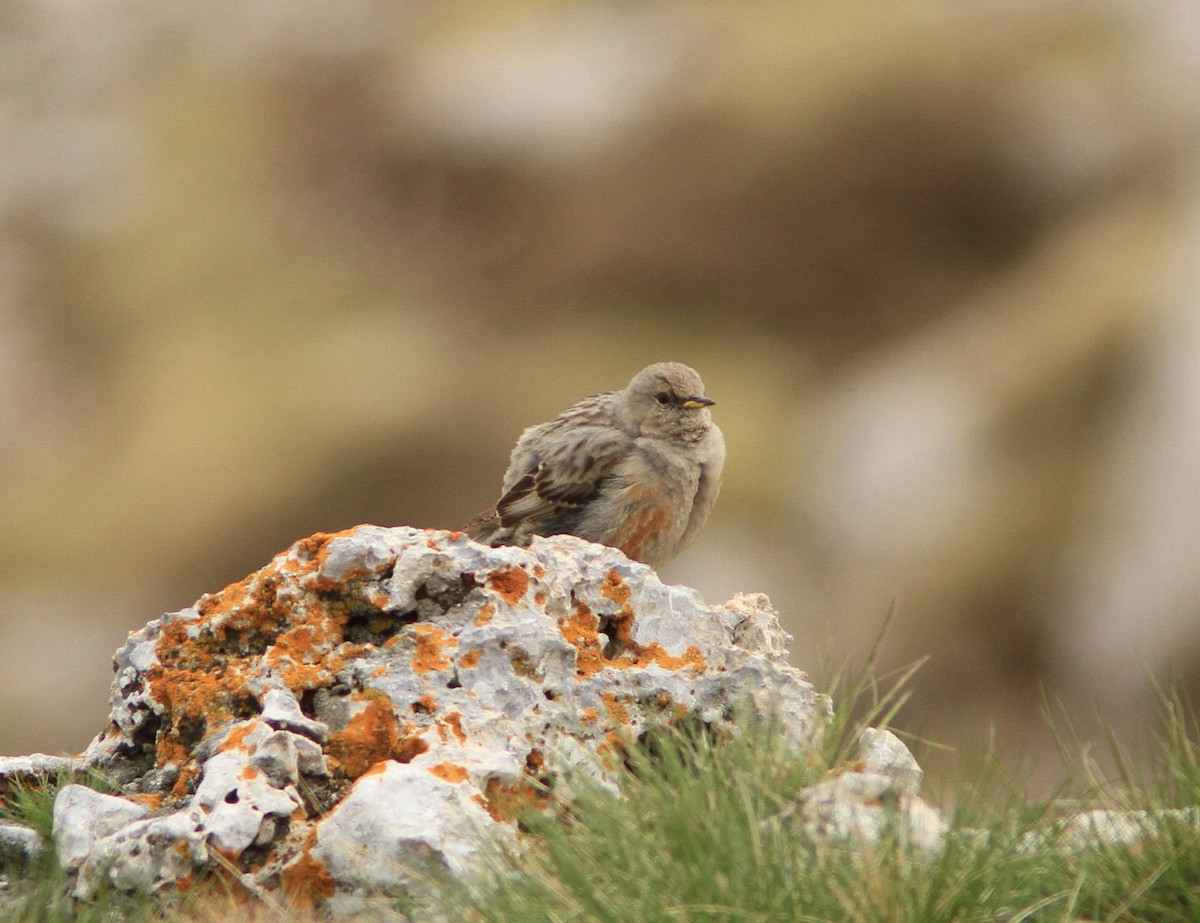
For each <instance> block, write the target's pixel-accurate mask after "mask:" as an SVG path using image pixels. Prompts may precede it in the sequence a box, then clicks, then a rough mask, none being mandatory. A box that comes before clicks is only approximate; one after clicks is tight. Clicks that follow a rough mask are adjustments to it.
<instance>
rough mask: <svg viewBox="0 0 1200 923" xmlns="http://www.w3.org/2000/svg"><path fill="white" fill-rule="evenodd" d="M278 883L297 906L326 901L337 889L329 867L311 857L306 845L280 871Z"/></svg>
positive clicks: (309, 905)
mask: <svg viewBox="0 0 1200 923" xmlns="http://www.w3.org/2000/svg"><path fill="white" fill-rule="evenodd" d="M279 884H280V887H282V888H283V893H284V894H285V895H286V896H287V899H288V900H289V901H290V902H292V903H293V904H294V905H296V906H297V907H311V906H312V905H313V904H317V903H320V902H322V901H326V900H328V899H329V898H331V897H333V894H334V891H336V890H337V886H336V884H335V882H334V880H333V876H332V875H331V874H329V869H327V868H325V866H324V865H323V864H322V863H321V862H320V861H319V860H317V859H315V858H313V855H312V853H311V852H309V849H308V847H306V848H305V849H304V851H303V852H301V853H300V855H299V856H298V857H297V858H296V859H295V860H293V861H292V862H291V863H290V864H289V865H287V866H286V867H285V868H284V869H283V871H282V872H280V874H279Z"/></svg>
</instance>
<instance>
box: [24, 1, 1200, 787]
mask: <svg viewBox="0 0 1200 923" xmlns="http://www.w3.org/2000/svg"><path fill="white" fill-rule="evenodd" d="M1198 357H1200V7H1197V6H1195V5H1192V4H1182V3H1175V2H1169V0H1140V2H1132V0H1130V2H1116V0H1111V2H1104V0H1096V2H1090V3H1087V2H1085V3H1073V4H1046V3H1036V2H1008V3H1003V4H997V3H992V2H982V0H981V2H970V0H944V2H941V0H923V2H900V3H876V2H865V0H864V2H849V3H848V2H845V0H805V2H800V3H783V2H764V3H755V4H721V3H708V2H683V0H678V2H670V0H660V2H654V0H650V2H620V3H612V2H599V0H596V2H586V0H577V2H569V3H548V2H533V0H528V2H525V0H511V2H502V3H493V4H487V5H484V6H482V7H481V6H480V5H478V4H456V3H437V4H429V3H397V2H383V0H336V2H334V0H329V2H323V0H304V2H301V0H288V2H258V3H253V4H247V3H238V2H231V0H224V2H220V0H219V2H210V3H204V4H199V3H174V4H156V3H150V2H112V3H104V4H98V3H92V2H88V0H7V2H5V3H4V4H3V6H2V7H0V522H2V523H3V526H4V528H3V530H2V531H0V684H2V685H0V753H5V754H18V753H26V752H30V751H34V750H42V751H50V752H60V751H66V752H76V751H78V750H80V749H82V748H83V747H84V746H85V745H86V743H87V742H88V740H89V739H90V737H91V736H92V735H93V734H94V733H96V732H97V731H99V730H100V729H101V728H102V727H103V726H104V723H105V716H106V714H107V695H108V685H109V682H110V680H111V670H110V656H111V654H112V652H113V651H114V650H115V649H116V648H117V647H118V646H119V645H121V644H122V643H123V641H124V638H125V636H126V632H128V631H130V630H134V629H137V628H139V627H141V626H142V625H143V624H144V623H145V622H146V621H147V620H149V619H150V618H153V617H156V616H157V615H159V614H160V613H162V612H165V611H169V610H174V609H179V608H182V607H184V606H187V605H188V604H190V603H191V602H192V601H193V600H194V599H195V598H196V597H197V596H199V595H200V594H201V593H204V592H207V591H214V590H217V589H220V588H221V587H223V586H224V585H226V584H227V583H230V582H232V581H235V580H238V579H240V578H241V577H243V576H245V575H246V574H247V573H249V572H250V571H252V570H255V569H257V568H258V567H260V566H262V565H263V564H265V563H266V562H267V561H268V560H269V559H270V557H271V556H272V555H274V554H275V553H276V552H278V551H280V550H282V549H284V548H286V547H287V546H288V545H289V544H291V543H292V542H293V541H294V540H296V539H298V538H300V537H302V536H305V535H308V534H310V533H312V532H315V531H321V530H323V531H334V530H338V529H342V528H346V527H349V526H351V525H354V524H356V523H361V522H374V523H381V524H387V525H396V524H411V525H418V526H430V527H457V526H460V525H461V524H463V523H464V522H465V521H466V520H467V519H468V518H470V517H471V516H472V515H473V514H475V513H477V512H479V511H480V510H481V509H483V508H485V507H486V506H488V505H489V504H490V503H492V502H493V500H494V499H495V496H496V493H497V490H498V487H499V483H500V477H501V474H502V472H503V470H504V466H505V464H506V462H507V457H508V452H509V450H510V448H511V446H512V443H513V441H514V440H515V438H516V436H517V434H518V433H519V432H520V430H521V428H522V427H524V426H526V425H529V424H532V423H537V422H541V421H543V420H545V419H548V418H549V417H551V416H553V415H554V414H555V413H557V412H559V411H560V410H562V409H564V408H565V407H567V406H568V405H570V404H571V403H573V402H574V401H575V400H576V399H578V398H579V397H582V396H583V395H586V394H592V393H595V392H597V391H603V390H609V389H612V388H616V387H621V386H623V385H624V384H625V383H626V382H627V381H628V379H629V377H630V376H631V375H632V374H633V373H634V372H636V371H637V370H638V369H640V368H641V367H642V366H643V365H645V364H647V363H649V362H652V361H657V360H661V359H676V360H680V361H683V362H687V363H689V364H691V365H694V366H695V367H696V368H698V369H699V370H700V372H701V373H702V375H703V376H704V378H705V382H706V385H707V388H708V392H709V394H710V395H712V396H713V397H715V398H716V399H717V400H718V402H719V404H718V406H717V407H716V409H715V415H716V418H717V419H718V421H719V423H720V425H721V426H722V428H723V429H724V430H725V433H726V437H727V440H728V444H729V463H728V467H727V474H726V481H725V489H724V493H723V495H722V499H721V502H720V503H718V505H717V509H716V511H715V513H714V515H713V517H712V519H711V520H710V523H709V525H708V527H707V528H706V530H705V531H704V532H703V533H702V534H701V537H700V539H699V541H698V542H697V544H696V545H695V546H693V548H692V549H691V550H690V551H689V552H687V553H686V554H685V555H683V556H682V557H681V558H680V559H679V560H678V561H677V562H675V563H673V564H672V565H670V566H669V567H668V568H666V569H665V570H664V573H663V577H664V579H666V580H667V581H669V582H673V583H686V584H689V585H691V586H694V587H696V588H698V589H699V590H700V591H701V592H702V593H703V594H704V595H705V597H706V598H707V599H708V600H709V602H711V603H719V602H722V601H723V600H725V599H726V598H728V597H729V596H730V595H731V594H733V593H734V592H736V591H762V592H766V593H768V594H770V596H771V598H772V600H773V601H774V603H775V605H776V606H777V607H778V608H779V609H780V611H781V612H782V614H783V618H784V621H785V624H786V626H787V627H788V629H789V630H790V631H791V632H792V633H793V634H794V635H795V642H794V644H793V646H792V650H793V662H794V663H795V665H796V666H798V667H801V668H803V669H806V670H809V671H810V672H812V673H814V674H818V673H823V672H824V671H825V670H826V669H827V668H828V667H829V666H830V665H835V666H836V664H838V663H840V662H843V661H849V662H851V663H859V662H861V661H862V658H863V657H864V656H865V654H866V651H867V650H868V648H869V647H870V646H871V643H872V640H873V639H874V637H875V635H876V634H877V633H878V631H879V629H880V627H881V625H882V624H883V622H884V619H885V617H886V614H887V612H888V610H889V608H890V607H891V606H892V605H893V603H894V604H895V606H896V609H897V617H896V621H895V624H894V625H893V627H892V630H891V632H890V634H889V636H888V638H887V640H886V642H885V645H884V648H883V663H884V668H885V669H891V668H897V667H900V666H903V665H905V664H908V663H911V662H913V661H914V660H916V659H918V658H921V657H924V656H926V655H928V657H929V661H928V663H927V664H926V665H925V666H924V668H923V669H922V670H921V671H920V672H919V673H918V675H917V676H916V678H915V679H914V680H913V683H912V686H911V689H912V698H911V701H910V702H909V704H908V705H907V707H906V708H905V711H904V712H903V714H902V715H901V716H900V718H899V719H898V721H897V723H898V724H899V725H900V726H901V727H902V728H906V729H908V730H910V731H914V732H917V733H920V734H922V735H924V736H925V737H928V738H930V739H932V740H935V741H939V742H941V743H943V744H946V745H948V746H949V747H952V748H956V749H957V750H959V751H960V752H961V751H964V750H968V749H970V747H971V746H972V745H973V744H972V743H971V742H972V741H978V740H985V739H987V738H988V737H989V736H994V739H995V740H996V742H997V746H998V747H999V749H1000V750H1001V752H1002V753H1003V754H1004V758H1005V760H1008V761H1011V765H1013V766H1014V767H1019V766H1023V765H1026V764H1031V765H1032V766H1033V767H1034V768H1035V771H1036V772H1039V773H1042V774H1046V773H1048V774H1049V775H1048V777H1053V776H1054V772H1053V771H1052V769H1047V768H1046V767H1047V766H1048V765H1050V763H1051V762H1053V761H1052V760H1050V754H1051V753H1052V748H1051V744H1050V735H1049V733H1048V732H1047V730H1046V725H1045V723H1044V721H1043V718H1042V715H1041V710H1042V704H1041V703H1042V697H1043V695H1046V696H1048V697H1050V698H1051V699H1053V700H1055V701H1061V702H1062V707H1063V708H1064V709H1065V711H1066V712H1067V714H1068V715H1069V716H1070V717H1071V720H1072V721H1073V722H1075V723H1076V724H1077V726H1078V727H1079V728H1080V729H1081V731H1082V733H1084V734H1085V735H1087V734H1090V733H1092V732H1093V731H1094V730H1095V727H1096V716H1097V715H1102V716H1103V718H1104V720H1105V721H1107V722H1110V723H1111V724H1112V725H1113V726H1114V727H1115V728H1117V729H1118V730H1119V732H1120V733H1121V734H1123V735H1130V736H1129V739H1130V740H1135V741H1136V740H1137V739H1138V737H1137V733H1136V732H1137V730H1138V729H1139V728H1144V727H1145V726H1146V716H1147V715H1148V714H1149V710H1150V709H1151V708H1152V705H1153V700H1154V699H1153V693H1152V685H1153V681H1154V680H1157V681H1160V682H1174V683H1175V684H1176V685H1177V687H1178V688H1179V689H1180V690H1181V692H1183V693H1184V694H1185V695H1186V696H1190V697H1192V698H1193V701H1194V700H1196V699H1197V698H1200V630H1198V629H1200V567H1198V566H1197V564H1198V558H1200V361H1198ZM923 760H925V761H926V762H927V765H929V766H930V767H931V768H932V769H933V770H934V772H935V774H936V773H937V772H939V771H948V769H947V767H951V766H953V765H954V760H955V755H954V752H953V751H951V750H935V751H932V752H930V753H929V754H928V755H927V756H923ZM1048 760H1049V762H1048Z"/></svg>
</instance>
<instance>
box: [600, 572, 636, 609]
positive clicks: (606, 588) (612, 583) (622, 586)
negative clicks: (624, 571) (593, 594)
mask: <svg viewBox="0 0 1200 923" xmlns="http://www.w3.org/2000/svg"><path fill="white" fill-rule="evenodd" d="M600 595H601V596H603V597H604V598H605V599H610V600H612V601H613V602H615V603H616V604H617V605H618V606H623V605H625V603H627V602H629V597H630V596H631V595H633V591H632V590H630V589H629V584H627V583H626V582H625V581H624V580H622V579H621V575H620V574H618V573H617V572H616V571H615V570H610V571H609V572H608V573H607V574H605V575H604V579H603V580H602V581H601V582H600Z"/></svg>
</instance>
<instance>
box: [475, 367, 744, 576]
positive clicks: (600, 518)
mask: <svg viewBox="0 0 1200 923" xmlns="http://www.w3.org/2000/svg"><path fill="white" fill-rule="evenodd" d="M715 403H716V401H714V400H712V399H711V398H709V397H707V396H706V395H705V394H704V383H703V382H702V381H701V380H700V376H699V375H698V374H696V372H695V371H694V370H693V369H691V368H689V367H688V366H686V365H683V364H681V363H679V362H659V363H656V364H655V365H651V366H648V367H647V368H644V369H642V371H640V372H638V373H637V374H636V375H634V376H633V380H632V381H630V382H629V385H628V386H627V387H625V388H623V389H622V390H620V391H608V392H606V393H604V394H597V395H594V396H592V397H586V398H584V399H583V400H582V401H580V402H579V403H578V404H576V405H575V406H574V407H572V408H570V409H569V410H566V411H564V412H563V413H561V414H559V415H558V416H557V417H555V418H554V419H553V420H551V421H550V422H548V423H542V424H541V425H540V426H531V427H529V428H528V429H526V430H525V431H524V432H523V433H522V434H521V437H520V438H519V439H518V440H517V444H516V446H515V447H514V448H513V451H512V456H511V458H510V459H509V463H508V471H507V472H505V474H504V484H503V486H502V488H501V493H500V499H499V500H498V501H497V502H496V507H495V509H492V510H488V511H487V512H486V513H483V514H481V515H479V516H477V517H475V518H474V519H472V520H471V521H470V522H469V523H468V524H467V525H466V527H465V531H466V532H467V534H468V535H470V536H471V537H472V538H474V539H476V540H477V541H480V542H483V543H484V544H488V545H528V544H529V542H530V541H531V540H532V539H533V536H535V535H562V534H567V535H577V536H579V537H580V538H583V539H587V540H588V541H590V542H598V543H600V544H602V545H611V546H612V547H614V548H619V549H620V550H621V551H623V552H625V554H626V555H627V556H628V557H630V558H632V559H634V560H635V561H642V562H643V563H645V564H649V565H650V566H651V567H655V568H657V567H661V566H662V565H663V564H666V563H667V562H668V561H670V560H671V559H672V558H674V557H675V556H676V555H677V554H679V552H680V551H682V550H683V549H684V548H685V547H686V546H687V545H688V544H689V543H690V542H691V541H692V539H694V538H695V537H696V533H697V532H699V531H700V528H701V526H703V525H704V522H705V520H707V519H708V514H709V513H710V512H711V511H712V508H713V503H715V502H716V499H717V493H718V491H719V490H720V489H721V471H722V469H723V468H724V466H725V438H724V436H722V434H721V430H720V429H718V428H717V425H716V424H715V423H713V422H712V415H711V414H710V413H709V409H708V408H709V407H711V406H712V405H713V404H715Z"/></svg>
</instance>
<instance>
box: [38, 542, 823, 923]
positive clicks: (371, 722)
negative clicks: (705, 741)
mask: <svg viewBox="0 0 1200 923" xmlns="http://www.w3.org/2000/svg"><path fill="white" fill-rule="evenodd" d="M789 640H790V639H789V638H788V636H787V635H786V634H785V633H784V632H783V631H782V629H781V628H780V627H779V622H778V618H777V616H776V614H775V612H774V610H772V609H771V607H770V604H769V602H768V600H767V599H766V597H765V596H761V595H751V596H738V597H735V598H734V599H733V600H730V602H729V603H727V604H726V605H724V606H716V607H710V606H708V605H706V604H705V603H704V601H703V600H702V599H701V598H700V596H699V595H698V594H697V593H695V592H694V591H693V590H690V589H686V588H684V587H675V586H666V585H664V584H663V583H661V582H660V581H659V580H658V578H657V576H656V575H655V574H654V572H653V571H652V570H651V569H650V568H648V567H646V566H644V565H642V564H638V563H635V562H632V561H630V560H629V559H627V558H626V557H625V556H624V555H622V554H621V553H620V552H618V551H616V550H614V549H611V548H606V547H603V546H599V545H593V544H590V543H587V542H584V541H581V540H579V539H576V538H573V537H570V536H558V537H554V538H549V539H538V540H535V541H534V542H533V543H532V545H531V546H530V547H529V548H488V547H485V546H482V545H479V544H476V543H475V542H472V541H470V540H469V539H467V538H466V537H465V536H464V535H462V534H461V533H454V532H440V531H426V530H420V529H410V528H394V529H388V528H381V527H377V526H360V527H358V528H355V529H351V530H349V531H347V532H343V533H339V534H336V535H325V534H319V535H315V536H312V537H310V538H308V539H305V540H303V541H300V542H298V543H296V544H295V545H294V546H292V547H291V548H290V549H288V550H287V551H285V552H283V553H282V554H280V555H278V556H277V557H276V558H275V559H274V560H273V561H271V563H270V564H268V565H267V566H266V567H264V568H263V569H262V570H260V571H258V572H257V573H254V574H252V575H250V576H249V577H247V578H246V579H245V580H243V581H241V582H239V583H236V584H233V585H232V586H229V587H227V588H226V589H224V590H222V591H221V592H219V593H214V594H211V595H208V596H204V597H202V598H201V599H200V600H198V601H197V602H196V603H195V605H193V606H191V607H189V608H187V609H183V610H181V611H179V612H174V613H170V614H168V615H165V616H163V617H162V618H159V619H155V620H154V621H152V622H150V623H149V624H148V625H146V626H145V627H144V628H143V629H141V630H140V631H137V632H135V633H133V634H132V635H131V636H130V638H129V640H128V642H127V643H126V644H125V646H124V647H123V648H122V649H121V650H120V651H118V652H117V654H116V657H115V660H114V668H115V672H116V677H115V679H114V682H113V700H112V715H111V717H112V723H111V725H110V727H109V728H108V729H107V730H106V731H105V732H104V733H102V734H101V735H99V736H98V737H97V738H96V739H95V740H94V741H93V742H92V744H91V746H89V747H88V749H87V751H86V753H85V754H84V763H85V764H86V765H88V766H95V767H97V768H99V769H101V770H102V771H103V772H104V773H105V774H106V775H107V776H108V777H109V778H111V779H114V780H115V781H117V782H118V783H119V784H120V785H121V786H122V790H123V792H124V793H125V796H126V797H123V798H114V797H112V796H104V795H99V794H97V793H91V794H85V793H86V792H87V791H88V790H87V789H82V788H81V787H79V786H68V787H67V788H66V789H64V790H63V792H62V793H61V794H60V795H59V800H58V803H57V804H56V807H55V818H56V820H55V839H56V842H57V843H58V846H59V856H60V860H61V862H62V863H63V865H64V867H65V868H66V869H67V871H68V873H69V875H70V876H71V879H72V887H73V889H74V893H75V894H76V895H77V896H81V897H82V896H87V895H89V894H91V893H94V891H95V889H96V888H97V887H98V886H99V885H100V883H102V882H104V881H108V882H109V883H111V884H112V885H115V886H116V887H119V888H133V887H137V888H144V889H150V890H154V889H161V888H169V887H171V886H172V885H174V884H175V883H176V882H179V881H180V880H185V879H189V876H192V875H193V874H194V873H198V872H202V871H205V870H209V871H212V870H214V869H215V868H216V867H217V866H220V869H219V870H220V871H222V872H223V873H225V874H226V876H227V878H228V876H229V875H232V876H233V880H235V881H238V882H240V883H241V884H242V885H244V886H245V887H247V888H249V889H250V890H255V889H260V888H261V889H275V888H282V889H283V890H284V891H286V892H287V893H288V894H289V895H291V896H292V897H294V898H302V899H310V900H317V901H332V902H334V903H335V904H336V903H338V902H341V903H342V904H343V905H345V902H346V901H353V900H355V899H357V898H361V897H363V896H371V895H374V896H378V895H380V894H388V893H397V892H409V893H411V892H412V891H413V890H414V889H415V888H416V887H417V885H418V882H419V881H420V880H421V879H422V877H423V876H424V875H426V874H427V873H428V871H429V870H431V869H442V870H448V871H449V872H451V873H452V874H455V875H459V876H468V875H470V874H471V873H472V870H473V869H475V868H476V867H477V866H478V863H479V860H480V857H481V855H482V854H483V853H484V851H485V850H486V848H487V847H488V844H490V843H500V844H504V843H511V842H513V841H514V839H515V836H516V831H515V823H514V819H515V818H516V816H517V815H518V814H519V813H520V812H521V811H523V810H524V809H525V808H527V807H528V806H530V805H537V804H539V803H541V799H543V798H544V793H545V792H546V791H547V790H548V788H549V787H552V786H555V785H559V786H561V784H562V782H563V780H564V778H566V777H569V776H571V775H572V774H574V773H583V774H586V775H587V776H588V777H590V778H593V779H595V780H597V781H599V782H601V784H606V785H611V784H612V777H611V769H610V765H611V763H612V759H611V758H612V756H613V755H614V754H616V753H619V750H620V748H621V747H623V746H624V745H626V743H627V742H628V741H630V740H632V739H635V738H637V736H638V735H640V734H641V733H643V732H644V731H645V730H647V729H648V728H651V727H653V726H656V725H661V724H664V723H667V722H672V721H676V720H678V719H680V718H684V717H688V718H691V719H693V720H698V721H702V722H706V723H708V724H710V725H718V726H719V725H724V724H727V723H728V722H730V721H731V719H732V718H733V717H734V715H735V713H736V712H737V711H738V707H739V705H740V704H741V703H743V702H744V701H745V700H747V699H749V700H750V701H751V702H753V704H754V706H755V707H756V708H757V709H759V710H760V711H761V712H763V713H774V714H775V715H777V716H778V718H779V720H780V724H781V727H782V728H783V732H784V733H785V734H786V735H787V736H788V737H789V738H790V739H791V740H793V741H794V742H796V743H802V742H805V741H808V740H810V739H811V738H812V736H813V735H814V734H817V733H819V732H820V730H821V729H822V727H823V726H824V724H825V722H826V720H827V718H828V715H829V702H828V699H827V698H825V697H824V696H820V695H818V694H817V693H816V692H815V691H814V690H813V688H812V686H811V685H810V684H809V683H808V682H807V679H806V678H805V677H804V675H803V674H802V673H800V672H799V671H798V670H795V669H794V668H792V667H790V666H788V664H787V660H786V658H787V650H786V645H787V642H788V641H789ZM606 758H607V759H608V760H609V762H608V763H606V762H605V760H606ZM118 805H120V806H121V807H118Z"/></svg>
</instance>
